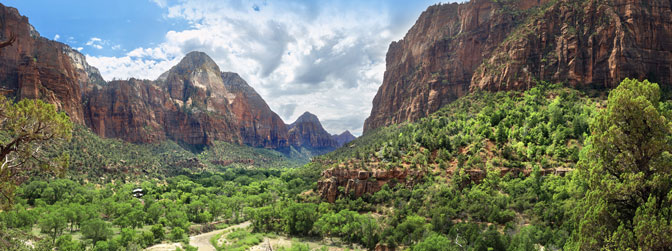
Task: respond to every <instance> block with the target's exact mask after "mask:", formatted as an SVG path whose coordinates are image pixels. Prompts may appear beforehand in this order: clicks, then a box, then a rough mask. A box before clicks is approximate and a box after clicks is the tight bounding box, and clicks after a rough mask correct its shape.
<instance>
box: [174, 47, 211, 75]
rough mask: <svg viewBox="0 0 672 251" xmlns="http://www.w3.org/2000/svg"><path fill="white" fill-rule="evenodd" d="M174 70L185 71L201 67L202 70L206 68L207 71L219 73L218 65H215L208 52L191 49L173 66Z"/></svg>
mask: <svg viewBox="0 0 672 251" xmlns="http://www.w3.org/2000/svg"><path fill="white" fill-rule="evenodd" d="M173 68H174V69H176V70H185V71H193V70H197V69H202V70H207V71H214V72H217V73H219V72H220V70H219V66H217V63H215V61H214V60H212V58H210V56H208V54H205V52H200V51H192V52H189V53H187V55H184V58H182V60H180V63H178V64H177V65H176V66H175V67H173Z"/></svg>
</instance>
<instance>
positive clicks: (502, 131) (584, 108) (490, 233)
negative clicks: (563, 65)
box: [0, 79, 672, 250]
mask: <svg viewBox="0 0 672 251" xmlns="http://www.w3.org/2000/svg"><path fill="white" fill-rule="evenodd" d="M667 93H668V92H667V91H665V90H661V89H660V87H659V86H658V85H657V84H655V83H650V82H648V81H638V80H631V79H626V80H624V81H623V82H622V83H621V84H620V86H619V87H618V88H616V89H614V90H612V91H610V92H609V94H608V96H606V94H604V92H598V91H594V90H577V89H572V88H568V87H563V86H562V85H560V84H548V83H541V84H539V85H537V86H536V87H534V88H531V89H530V90H527V91H508V92H496V93H491V92H475V93H472V94H469V95H467V96H465V97H462V98H460V99H458V100H457V101H455V102H453V103H451V104H449V105H447V106H445V107H444V108H442V109H441V110H439V111H438V112H436V113H434V114H432V115H430V116H428V117H426V118H423V119H421V120H420V121H418V122H414V123H404V124H401V125H394V126H389V127H385V128H380V129H376V130H375V131H373V132H370V133H367V134H366V135H364V136H362V137H360V138H358V139H357V140H355V141H353V142H350V143H348V144H346V146H344V147H342V148H340V149H339V150H336V151H334V152H332V153H328V154H326V155H323V156H320V157H317V158H314V159H313V160H312V162H310V163H308V164H305V165H299V164H295V163H294V162H291V160H288V159H286V158H285V157H284V156H283V155H281V154H279V155H275V154H273V153H269V152H265V151H263V150H255V151H250V150H246V148H236V147H235V146H230V145H227V144H226V143H221V144H216V145H215V146H212V147H211V148H209V149H206V150H204V151H203V152H200V153H195V152H193V151H189V150H184V149H183V148H181V147H180V146H179V145H177V144H176V143H172V142H168V143H162V144H161V145H132V144H128V143H122V142H121V141H115V140H107V139H100V138H97V136H95V135H93V134H92V133H90V132H88V131H86V129H83V128H76V127H75V128H74V131H73V136H72V138H73V139H72V140H71V141H70V142H69V143H65V144H64V145H63V146H62V147H61V146H59V147H61V148H59V147H56V149H66V150H59V151H60V152H62V153H67V154H68V156H69V162H70V168H69V170H68V171H66V172H65V173H64V174H61V176H60V177H53V176H51V175H36V176H33V177H30V178H29V179H27V180H26V181H25V182H23V184H21V185H20V186H18V187H17V188H16V190H15V191H14V194H15V197H16V198H15V200H14V201H13V203H12V204H13V205H12V206H11V209H9V208H8V209H7V210H4V211H2V212H0V246H4V247H10V248H9V249H10V250H30V249H36V250H53V249H54V248H55V249H56V250H140V249H142V248H146V247H150V246H152V245H154V244H157V243H162V242H163V243H166V242H183V243H184V245H183V247H184V248H185V249H186V250H190V249H194V247H191V246H189V245H188V243H189V240H188V237H189V236H190V235H194V234H197V233H202V232H208V231H212V230H214V229H223V228H226V227H227V226H230V225H235V224H238V223H242V222H249V223H250V227H249V228H244V229H240V230H236V231H233V232H231V233H229V234H227V235H226V236H224V237H225V238H226V239H227V240H228V241H226V242H224V243H221V244H220V243H218V242H217V240H213V244H215V246H216V247H217V249H218V250H247V249H248V248H249V247H251V246H255V245H257V244H259V243H260V242H261V241H262V239H263V238H264V237H268V236H288V237H297V238H299V237H309V238H313V239H321V240H325V241H326V240H328V241H330V242H332V243H334V242H335V243H340V244H342V245H343V246H345V247H348V248H351V249H361V250H373V249H374V248H376V247H383V246H384V247H388V248H397V249H401V250H539V249H542V248H543V249H544V250H546V249H549V250H561V249H562V250H600V249H605V250H637V249H639V250H665V249H667V248H669V247H670V246H672V225H671V224H670V221H672V170H670V169H671V168H672V155H671V154H670V150H672V149H670V148H672V144H671V143H672V142H670V140H671V139H672V122H670V119H672V109H671V108H672V102H670V101H668V98H667V95H668V94H667ZM84 142H86V143H84ZM234 148H235V149H238V150H235V149H234ZM82 149H87V150H86V151H85V150H82ZM96 149H119V150H112V151H102V150H96ZM259 151H261V152H259ZM102 152H108V153H106V154H103V153H102ZM129 152H133V154H128V153H129ZM83 153H86V154H83ZM227 153H235V156H238V157H229V158H228V159H227V158H224V157H222V156H224V155H226V154H227ZM124 154H128V155H124ZM133 156H141V158H135V159H134V158H133ZM243 159H245V160H247V159H250V160H254V161H253V164H250V163H251V162H249V161H247V162H241V161H238V162H236V161H237V160H243ZM99 160H102V161H99ZM122 160H123V161H122ZM226 160H232V161H230V162H227V161H226ZM260 163H262V164H260ZM99 166H104V167H107V168H108V169H110V170H107V171H104V172H103V171H101V170H103V169H104V168H100V167H99ZM110 167H112V168H110ZM329 168H349V169H353V170H374V169H411V170H416V171H417V173H421V174H422V175H421V176H419V177H418V179H419V182H416V183H414V184H404V183H403V182H389V183H387V184H385V185H383V186H382V188H381V189H380V190H379V191H377V192H375V193H373V194H365V195H363V196H360V197H357V196H355V195H354V194H346V193H345V192H344V191H341V192H340V193H339V194H338V199H337V200H336V201H335V202H334V203H328V202H327V201H325V200H324V199H323V198H322V197H321V195H320V194H319V193H318V192H317V182H318V180H320V179H322V177H321V174H322V171H324V170H327V169H329ZM138 174H139V175H138ZM137 188H141V189H142V190H143V191H144V193H145V194H144V196H142V198H136V197H134V196H133V193H132V191H133V190H134V189H137ZM27 240H31V241H30V242H28V241H27ZM286 249H287V250H309V246H307V245H304V244H301V243H300V242H297V243H295V245H292V246H291V247H286Z"/></svg>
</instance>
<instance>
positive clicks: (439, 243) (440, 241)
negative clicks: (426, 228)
mask: <svg viewBox="0 0 672 251" xmlns="http://www.w3.org/2000/svg"><path fill="white" fill-rule="evenodd" d="M416 250H417V251H443V250H460V249H458V248H457V247H456V246H455V245H454V244H453V243H452V241H451V240H450V239H448V238H447V237H446V236H443V235H441V234H437V233H432V234H431V235H429V237H427V238H425V239H424V240H422V241H421V242H419V243H418V244H417V245H415V246H413V247H412V248H411V251H416Z"/></svg>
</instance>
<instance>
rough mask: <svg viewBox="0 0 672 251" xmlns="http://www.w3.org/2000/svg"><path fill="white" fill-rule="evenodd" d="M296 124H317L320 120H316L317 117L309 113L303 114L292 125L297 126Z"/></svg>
mask: <svg viewBox="0 0 672 251" xmlns="http://www.w3.org/2000/svg"><path fill="white" fill-rule="evenodd" d="M297 123H318V124H319V123H320V119H318V118H317V116H315V114H312V113H310V112H304V113H303V114H301V116H299V118H298V119H296V121H295V122H294V124H297Z"/></svg>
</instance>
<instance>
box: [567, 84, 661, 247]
mask: <svg viewBox="0 0 672 251" xmlns="http://www.w3.org/2000/svg"><path fill="white" fill-rule="evenodd" d="M659 99H660V90H659V87H658V85H657V84H654V83H650V82H648V81H644V82H640V81H637V80H631V79H626V80H624V81H623V82H622V83H621V84H620V85H619V86H618V88H616V89H615V90H613V91H612V92H611V93H610V94H609V99H608V103H607V108H606V109H604V110H602V111H600V112H599V113H598V114H597V116H596V118H595V120H594V121H593V122H592V123H591V125H590V130H591V136H590V137H589V138H588V146H587V150H586V154H585V157H584V158H582V160H581V162H580V163H579V168H580V169H579V170H580V174H581V178H583V181H584V182H585V183H586V185H587V188H588V192H587V193H586V197H585V199H584V200H583V204H582V207H581V208H580V211H579V217H580V222H579V225H578V229H576V230H575V232H574V237H573V242H572V243H570V244H568V249H581V250H599V249H603V248H604V249H613V250H616V249H618V250H621V249H632V250H636V249H640V250H664V249H667V248H669V247H670V246H672V225H671V224H670V222H671V221H672V211H671V210H672V201H671V200H670V198H672V192H671V188H672V182H671V181H672V155H671V154H670V151H671V150H672V144H671V143H672V142H670V137H669V135H670V133H671V132H672V124H670V122H669V121H668V120H667V119H666V118H665V116H663V115H662V113H661V111H660V110H659V107H661V106H660V100H659Z"/></svg>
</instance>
